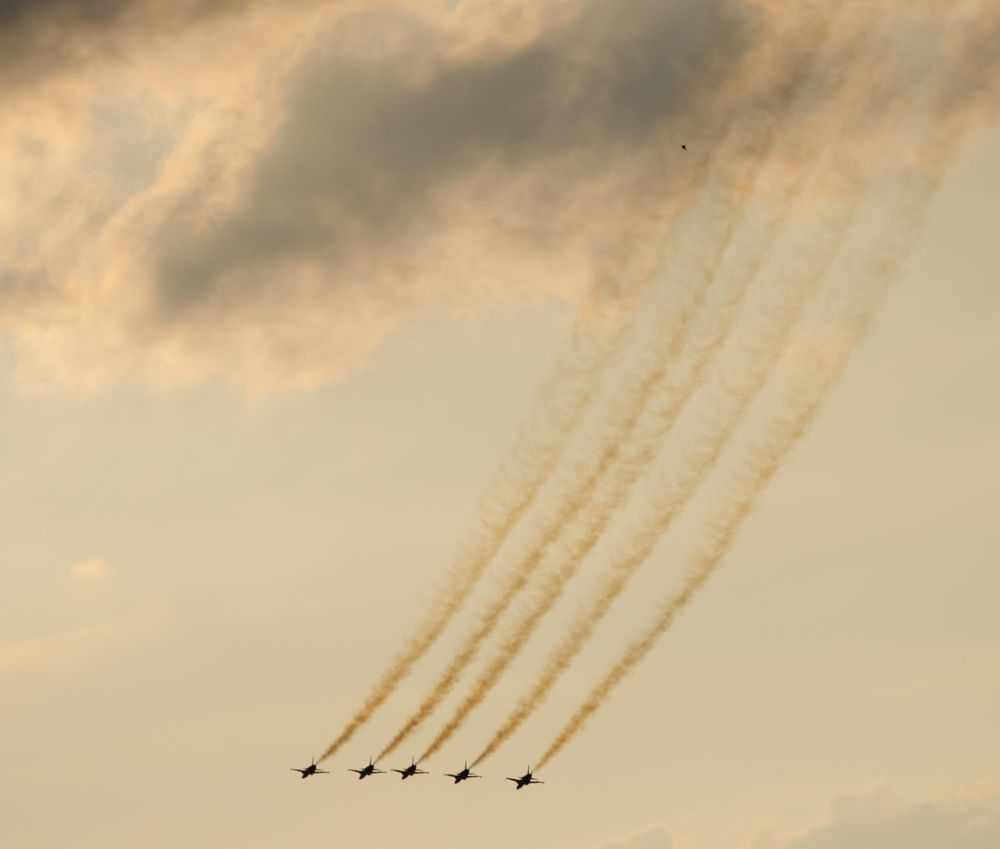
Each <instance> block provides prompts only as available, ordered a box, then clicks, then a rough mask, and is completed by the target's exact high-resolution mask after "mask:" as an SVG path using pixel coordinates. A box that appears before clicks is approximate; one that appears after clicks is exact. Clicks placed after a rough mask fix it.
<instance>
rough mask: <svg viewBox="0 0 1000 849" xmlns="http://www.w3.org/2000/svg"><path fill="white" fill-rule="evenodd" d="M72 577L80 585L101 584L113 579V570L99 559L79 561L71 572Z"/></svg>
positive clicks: (92, 558)
mask: <svg viewBox="0 0 1000 849" xmlns="http://www.w3.org/2000/svg"><path fill="white" fill-rule="evenodd" d="M69 573H70V577H71V578H72V579H73V580H74V581H75V582H76V583H78V584H99V583H103V582H104V581H107V580H108V579H110V577H111V569H110V568H109V567H108V564H107V563H105V562H104V561H103V560H102V559H101V558H99V557H91V558H89V559H87V560H78V561H77V562H76V563H74V564H73V566H72V568H71V569H70V570H69Z"/></svg>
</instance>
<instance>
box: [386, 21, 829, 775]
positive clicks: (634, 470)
mask: <svg viewBox="0 0 1000 849" xmlns="http://www.w3.org/2000/svg"><path fill="white" fill-rule="evenodd" d="M832 20H833V18H832V16H819V17H816V18H814V19H813V26H814V27H815V34H816V35H817V36H819V35H822V36H824V37H825V36H826V35H827V34H828V31H829V27H830V24H831V23H832ZM820 40H821V41H822V40H823V39H822V38H821V39H820ZM799 71H800V76H798V77H793V78H791V79H786V80H785V81H784V84H783V85H782V86H781V87H779V89H778V90H777V92H776V93H775V94H774V96H773V97H772V98H771V100H770V101H765V102H766V103H767V108H766V110H762V112H761V113H760V114H757V115H754V116H753V118H754V119H755V120H751V121H750V122H748V123H749V125H750V128H751V132H749V133H745V134H738V133H734V134H733V135H732V137H731V138H730V139H729V140H728V141H729V144H728V145H726V146H725V147H726V151H725V152H726V154H728V155H723V156H721V157H720V159H721V162H720V163H719V164H718V165H717V167H716V169H714V172H713V173H711V174H710V175H709V178H708V179H707V180H706V183H707V187H706V188H705V189H704V190H703V195H702V202H701V203H700V204H699V207H696V209H695V210H694V212H693V213H692V214H691V215H690V216H687V217H686V219H683V220H682V222H681V225H680V226H679V227H678V228H677V231H676V233H677V235H675V238H677V239H678V241H679V242H680V246H681V247H682V248H687V249H688V252H689V253H691V254H693V255H692V256H688V257H679V258H678V259H677V260H675V262H674V263H673V269H672V272H673V277H672V278H671V279H672V280H673V279H674V278H676V279H677V285H678V286H681V285H683V282H684V281H687V282H688V286H689V287H690V286H691V285H692V282H691V281H693V285H694V286H696V287H697V288H696V291H697V293H698V294H697V298H698V301H699V302H703V301H704V299H705V296H706V293H707V292H708V290H709V286H710V284H711V283H712V282H713V280H714V279H715V276H716V271H717V269H718V267H719V265H720V263H721V262H722V260H723V257H724V256H725V254H726V251H727V249H728V248H729V247H730V245H731V242H732V239H733V236H734V233H735V231H736V229H737V225H738V224H739V223H740V221H741V219H742V218H743V217H744V216H745V213H746V208H747V204H748V203H749V199H750V197H751V196H752V190H753V188H754V185H755V182H756V179H757V172H758V170H759V163H760V161H761V160H762V159H766V158H767V155H768V153H769V152H770V151H771V150H772V148H773V147H774V145H775V138H776V134H777V132H778V131H779V130H780V129H781V124H780V123H779V120H780V118H781V117H785V118H786V120H787V116H788V109H787V107H788V106H789V105H790V104H792V103H799V105H800V106H803V107H804V106H807V105H808V101H809V97H808V94H809V91H810V88H809V86H808V85H804V84H805V83H808V82H809V81H811V80H813V81H815V80H814V79H813V73H814V71H815V67H814V63H812V64H807V65H805V66H801V67H800V68H799ZM793 114H794V113H793ZM784 153H785V154H786V155H788V154H789V153H790V148H789V147H788V146H786V149H785V150H784ZM800 153H801V151H800ZM793 159H794V158H793ZM793 173H794V170H793ZM794 183H795V179H794V177H792V178H791V179H790V180H789V181H788V182H787V183H786V185H787V186H788V190H789V191H794V188H793V186H794ZM777 229H778V223H777V222H774V221H772V222H771V224H770V225H769V226H765V227H763V233H761V234H760V235H759V242H758V247H757V250H751V251H750V252H749V256H748V257H745V258H743V266H742V268H741V270H742V271H743V275H742V277H741V278H740V279H739V281H738V282H737V283H736V284H735V285H732V286H731V287H730V288H729V289H728V290H727V291H725V292H724V293H723V294H722V296H721V298H720V303H719V304H717V305H715V314H714V315H710V316H708V317H707V318H705V317H704V316H702V323H703V324H704V325H705V326H704V327H702V328H700V331H701V332H700V333H699V334H696V336H697V338H696V340H695V341H694V344H693V345H691V347H693V349H694V354H693V356H691V357H690V358H689V360H690V362H689V363H687V364H682V368H681V369H680V370H679V375H678V377H677V378H675V379H673V380H671V381H669V382H668V381H666V378H667V375H668V373H669V371H670V369H671V367H672V366H673V365H674V362H675V361H676V360H677V358H678V355H679V354H680V353H681V351H682V350H683V349H684V347H685V346H686V345H687V343H688V339H687V336H688V331H689V329H690V324H686V325H685V327H684V328H683V330H682V332H681V333H680V334H679V335H677V336H673V335H671V334H668V333H665V332H663V329H664V327H665V326H669V325H667V321H668V320H669V318H670V316H671V315H672V314H673V313H674V312H675V311H676V310H669V309H668V310H667V311H666V313H665V314H664V315H663V317H662V318H661V319H659V320H654V321H653V325H654V327H657V328H658V331H659V332H658V333H657V335H656V336H654V339H653V345H652V346H651V348H652V350H650V351H649V354H650V357H649V359H650V360H651V361H652V362H651V364H649V365H647V366H645V368H644V369H642V368H640V369H638V370H636V371H635V372H633V373H631V374H630V375H629V377H628V380H629V383H627V384H626V387H625V390H624V391H623V392H622V393H621V396H620V397H619V398H618V399H617V400H616V402H615V403H613V404H612V405H611V413H612V416H613V418H611V420H610V421H609V422H608V423H606V424H605V426H604V435H603V437H602V439H601V441H602V443H603V445H604V446H605V447H604V451H603V453H600V454H598V453H597V451H596V450H595V451H593V452H592V453H593V454H594V455H595V456H598V457H599V458H600V459H599V460H598V462H597V464H596V466H594V467H592V468H591V470H590V472H589V473H588V474H587V475H586V477H584V478H583V479H582V480H581V479H574V480H570V482H569V485H568V487H567V490H568V491H567V495H566V496H565V497H566V498H567V499H568V500H567V501H566V502H564V504H566V505H567V506H568V507H569V508H570V509H569V510H568V511H562V512H559V513H557V514H556V516H555V519H556V521H554V522H550V523H548V524H547V525H545V526H543V527H542V531H541V533H540V535H539V539H538V540H537V541H536V542H535V545H534V547H533V548H532V549H531V550H530V554H529V555H528V558H527V559H526V561H525V563H524V564H523V565H522V569H523V568H524V567H528V568H530V570H531V571H534V570H535V569H536V568H537V567H538V565H539V563H540V562H541V561H542V559H543V557H544V556H545V554H546V553H547V552H549V551H550V550H551V549H552V547H553V546H554V545H555V543H556V542H558V541H559V538H560V536H561V535H562V534H564V533H565V532H566V531H567V530H568V528H569V527H570V526H571V525H572V523H573V521H574V519H576V518H577V516H578V515H579V514H580V512H581V510H583V509H584V508H585V507H587V506H588V505H589V510H588V512H587V513H586V514H585V515H584V517H583V519H582V520H581V522H580V524H581V525H582V526H583V527H584V529H585V530H584V533H583V534H582V535H581V536H578V537H577V538H576V539H574V540H572V541H571V542H570V543H569V544H568V545H566V546H564V550H563V551H562V552H560V553H559V554H558V556H557V557H556V565H555V566H554V567H552V568H550V569H549V570H547V572H546V574H545V575H544V576H543V578H542V581H541V583H542V593H541V594H540V595H539V596H538V597H537V598H536V599H535V600H534V603H533V604H532V605H530V606H529V608H528V610H527V611H526V612H524V613H523V614H522V615H521V616H520V618H519V620H518V621H517V622H516V623H515V625H514V627H513V628H512V630H511V633H510V634H508V635H507V636H506V637H505V639H504V640H503V641H502V644H501V647H500V650H499V651H498V653H497V654H496V655H495V656H494V657H493V658H492V659H491V661H490V663H489V664H488V666H487V668H486V669H485V670H484V672H483V673H482V674H481V675H480V676H479V678H478V679H477V680H476V682H474V684H473V685H472V687H471V688H470V691H469V693H468V695H467V696H466V698H465V699H464V700H463V702H462V703H461V704H460V705H459V707H458V708H457V709H456V711H455V713H454V714H453V715H452V717H451V718H450V719H449V721H448V722H447V723H446V724H445V726H444V727H443V729H442V730H441V732H440V733H439V734H438V735H437V737H436V738H435V739H434V740H433V742H432V743H431V744H430V746H429V747H428V748H427V750H426V751H425V752H424V754H423V756H422V757H423V758H426V757H429V756H431V755H432V754H434V753H435V752H436V751H437V750H438V749H439V748H440V747H441V746H442V745H443V744H444V743H445V742H446V741H447V740H448V739H449V738H450V737H451V736H452V735H453V734H454V733H455V731H457V730H458V728H459V727H461V725H462V724H463V723H464V722H465V720H466V719H467V718H468V716H469V715H470V714H471V712H472V711H473V710H474V709H475V708H476V707H477V706H478V705H479V704H480V703H481V702H482V701H483V699H484V698H485V697H486V695H487V694H488V693H489V691H490V690H491V689H492V688H493V686H495V684H496V683H497V681H498V680H499V678H500V677H501V676H502V674H503V673H504V672H505V671H506V669H507V668H508V667H509V665H510V664H511V663H512V662H513V660H514V659H515V657H516V656H517V654H518V653H519V652H520V650H521V649H522V648H523V646H524V645H525V643H526V642H527V640H528V639H529V637H530V636H531V634H532V633H533V632H534V630H535V628H536V627H537V625H538V624H539V622H540V621H541V619H542V617H543V616H544V615H545V614H546V613H547V612H548V611H549V610H550V609H551V608H552V606H553V605H554V604H555V602H556V600H557V599H558V597H559V596H560V594H561V592H562V590H563V589H564V588H565V586H566V584H567V583H568V582H569V580H571V578H572V577H573V576H574V575H575V574H576V572H577V571H578V570H579V567H580V565H581V563H582V559H583V557H584V556H585V555H586V554H587V553H588V552H589V550H590V549H591V548H592V547H593V546H594V545H595V544H596V542H597V540H598V539H599V538H600V536H601V534H602V533H603V531H604V529H605V528H606V527H607V524H608V522H609V521H610V520H611V518H612V517H613V515H614V514H615V512H616V511H617V510H618V509H619V508H620V507H621V506H622V505H623V504H624V502H625V500H626V499H627V497H628V495H629V492H630V491H631V487H632V485H633V484H634V483H635V481H636V480H637V478H638V476H639V474H640V473H641V471H642V470H643V469H644V468H645V467H646V466H647V465H648V464H649V462H651V460H652V459H653V457H655V454H656V451H657V449H658V446H659V444H660V443H661V442H662V439H663V438H664V436H665V435H666V433H667V432H668V431H669V430H670V428H671V426H672V424H673V422H674V420H675V419H676V417H677V415H678V413H679V412H680V410H681V409H682V407H683V406H684V403H685V402H686V400H687V398H688V397H689V396H690V395H691V393H692V392H693V390H694V389H695V388H696V386H697V385H698V383H699V382H700V380H701V377H702V374H703V373H704V370H705V368H706V366H707V364H708V363H709V362H710V361H711V358H712V355H713V354H714V352H715V350H716V349H717V348H718V347H719V345H720V344H721V342H722V341H723V340H724V338H725V335H726V333H727V330H728V327H729V324H730V323H731V320H732V317H733V315H734V314H735V312H736V310H737V309H738V307H739V305H740V303H741V301H742V297H743V295H744V294H745V292H746V289H747V286H748V284H749V281H750V280H751V279H752V278H753V276H754V273H755V271H756V268H757V267H758V266H759V264H760V261H761V259H762V256H763V254H764V253H766V247H767V244H769V241H770V240H771V239H773V237H774V235H775V233H776V232H777ZM706 232H707V233H708V234H709V235H708V236H706ZM667 290H668V292H673V291H675V290H674V289H672V288H670V287H669V286H668V287H667ZM664 349H665V350H664ZM664 383H666V384H667V385H666V386H664ZM658 389H659V390H660V391H659V394H660V396H661V397H660V398H659V399H658V400H659V404H658V408H657V409H654V410H653V412H652V413H651V414H650V415H649V418H650V419H651V422H650V424H649V425H648V426H647V427H646V428H644V429H643V430H641V431H640V432H639V433H638V434H636V433H635V432H634V431H635V429H636V425H637V423H638V422H639V420H640V417H641V416H642V415H643V414H644V413H647V412H649V411H648V410H647V407H648V406H649V405H650V402H651V400H652V398H653V393H654V392H655V391H656V390H658ZM622 411H624V412H622ZM626 437H628V438H629V440H628V442H627V443H626V444H625V445H624V448H623V447H620V446H622V442H623V440H624V439H626ZM616 462H617V465H615V463H616ZM609 470H610V471H611V475H610V477H607V478H605V475H606V474H607V473H608V472H609ZM693 486H694V483H692V487H693ZM595 492H596V495H595ZM515 574H522V573H521V572H517V573H515ZM527 577H528V576H522V578H521V580H520V586H523V585H524V584H525V583H526V581H527ZM512 598H513V594H505V595H504V596H503V598H502V600H501V604H502V605H503V606H506V605H508V604H509V603H510V601H511V600H512ZM499 612H500V610H499V609H498V608H494V609H493V610H491V613H493V614H495V615H493V616H492V617H491V622H490V628H492V627H493V626H494V625H495V623H496V621H497V619H498V618H499ZM488 633H489V631H488V630H481V631H480V632H479V633H477V635H476V637H475V641H476V643H478V641H479V640H481V639H483V638H484V637H485V636H486V635H487V634H488ZM476 648H477V646H476V644H475V643H474V644H472V645H467V646H466V648H465V650H463V652H462V655H461V656H460V658H461V662H462V666H463V667H464V665H467V663H468V662H470V661H471V660H472V658H473V657H474V656H475V653H476ZM453 672H455V669H454V668H453V667H452V668H449V671H448V672H447V673H446V675H445V676H443V678H442V679H441V681H440V682H439V683H440V684H442V685H444V687H446V688H447V689H444V688H443V687H438V688H436V689H435V690H434V691H432V693H431V695H430V696H429V698H428V699H427V700H426V701H425V702H424V704H423V705H421V707H420V708H419V709H418V711H417V713H416V714H414V715H413V716H412V717H411V718H410V720H409V721H408V722H407V724H406V725H405V726H404V728H403V729H401V731H400V732H399V733H398V734H397V735H396V737H395V738H394V739H393V741H392V742H391V743H390V745H389V747H387V751H391V750H392V749H394V748H395V747H396V746H398V745H399V744H400V743H401V742H402V741H403V740H404V739H405V737H406V735H407V734H409V733H410V732H411V731H412V730H413V729H414V728H416V727H417V726H418V725H419V724H420V723H421V722H423V721H424V720H425V719H426V718H427V716H429V715H430V713H431V712H432V711H433V708H434V707H436V705H437V704H439V703H440V701H441V700H442V699H443V698H444V696H445V695H446V694H447V691H448V689H450V688H451V687H452V686H453V685H454V684H455V683H456V682H457V678H458V676H457V675H456V674H452V673H453Z"/></svg>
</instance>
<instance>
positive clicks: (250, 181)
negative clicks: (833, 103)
mask: <svg viewBox="0 0 1000 849" xmlns="http://www.w3.org/2000/svg"><path fill="white" fill-rule="evenodd" d="M753 23H754V18H753V16H752V15H751V14H750V13H749V12H748V11H747V8H746V6H745V5H743V4H736V3H733V2H730V0H674V2H669V3H665V2H662V0H617V2H608V0H597V1H596V2H590V3H588V4H586V5H584V6H583V7H582V8H581V9H580V11H579V13H578V14H577V16H576V17H575V18H574V19H572V20H570V21H568V22H567V21H563V22H561V23H560V24H559V25H558V26H555V27H553V28H552V29H551V30H550V31H547V32H543V33H542V34H541V35H540V36H538V37H537V38H535V39H534V40H532V41H531V42H530V43H528V44H525V45H522V46H520V47H517V48H516V49H498V48H496V47H494V48H493V49H490V48H486V49H485V50H483V51H482V52H481V53H479V54H478V55H475V56H473V57H464V58H460V59H440V58H437V59H436V58H434V57H436V56H438V57H439V56H443V55H446V50H447V47H448V44H447V43H446V41H445V36H444V35H443V33H442V32H441V31H440V30H438V29H436V28H434V27H433V26H431V25H429V24H427V23H425V22H423V21H421V20H418V19H416V18H414V17H411V16H407V15H404V14H402V13H400V12H398V11H396V12H391V11H389V12H384V13H372V12H367V13H361V14H354V15H351V16H349V17H346V18H341V19H340V20H338V21H337V22H336V23H335V25H334V26H332V27H331V28H330V29H329V30H328V31H326V32H324V33H322V34H321V35H320V36H319V37H317V38H316V40H315V43H314V45H313V47H312V49H311V50H310V51H309V52H308V54H307V55H306V57H305V59H304V61H303V62H302V64H301V65H300V66H299V67H298V68H297V69H295V71H294V72H293V74H292V76H291V79H290V80H289V83H288V87H287V90H286V92H287V93H286V99H285V101H284V103H283V105H282V107H281V108H282V119H281V121H280V124H279V126H278V128H277V130H276V131H275V132H274V133H273V135H272V136H271V137H270V138H269V140H268V142H267V144H266V145H265V147H264V149H263V151H262V153H261V155H260V157H259V158H258V159H256V160H255V161H254V162H253V163H252V166H251V167H250V168H249V170H248V173H247V174H246V184H245V190H244V192H243V193H242V195H241V197H240V201H239V203H238V204H237V205H236V207H235V208H234V209H232V210H231V211H230V212H229V213H228V214H227V215H226V216H224V217H223V218H222V220H217V221H214V222H212V223H211V224H210V225H206V224H204V218H203V216H202V215H201V212H200V211H201V209H202V208H203V206H204V205H205V203H206V202H207V200H206V197H205V187H204V185H203V186H199V187H198V188H197V189H195V190H194V191H193V192H190V193H188V194H186V195H185V196H184V197H183V198H181V199H180V200H179V201H178V203H177V204H176V206H175V207H174V208H173V209H172V210H171V211H170V212H169V214H167V215H166V217H165V218H164V220H163V222H162V225H161V227H160V228H159V229H158V230H157V231H156V232H155V233H154V234H153V236H152V242H153V243H154V244H156V245H157V246H158V248H157V254H158V260H157V262H156V266H155V268H154V279H155V281H156V288H157V295H158V297H157V302H158V304H159V305H160V308H161V309H162V311H163V315H164V316H165V317H166V318H168V319H170V318H171V317H175V316H180V315H184V314H186V313H187V312H188V311H189V310H191V309H193V308H195V307H197V306H198V305H205V304H206V303H211V302H218V301H220V300H221V301H222V302H225V303H226V304H227V305H228V306H229V307H230V308H232V307H233V306H234V305H238V304H239V302H241V301H242V300H243V299H245V298H247V297H258V296H262V295H261V293H260V290H261V289H262V288H263V289H267V290H269V291H270V292H271V293H272V294H274V293H275V292H276V291H280V290H281V288H282V287H283V286H284V283H283V280H285V279H287V271H288V269H290V268H293V267H299V266H300V265H301V264H302V263H312V264H316V265H322V266H323V267H325V268H327V269H329V274H328V278H329V280H330V283H331V285H333V286H337V285H347V280H348V279H350V278H351V270H354V271H355V272H363V271H365V270H370V269H374V268H376V267H377V268H379V269H381V270H382V271H384V269H385V268H386V267H387V266H391V265H392V263H393V262H394V261H397V260H398V261H399V262H400V265H401V267H405V262H403V261H402V260H401V259H400V252H401V251H403V252H404V253H405V250H404V245H405V243H406V241H407V239H408V238H409V237H410V236H411V235H412V228H414V227H417V228H419V229H420V232H421V233H422V234H426V233H427V231H428V229H433V226H434V223H435V222H444V221H445V220H446V219H447V218H448V216H449V215H450V214H453V213H454V206H453V205H450V203H449V200H450V198H451V194H450V193H452V194H453V193H454V192H455V191H456V187H459V186H461V185H463V181H465V180H467V179H469V178H471V177H474V176H477V175H482V174H484V173H488V174H489V175H490V179H491V180H492V181H493V184H494V185H496V186H497V191H498V194H499V193H501V192H502V191H503V189H504V186H505V185H506V184H507V183H508V181H510V180H516V179H518V178H520V177H523V176H524V175H526V174H530V175H532V179H531V180H530V181H529V184H528V185H527V187H526V189H525V191H526V194H525V195H524V197H523V201H524V202H523V203H522V204H521V205H520V208H519V209H518V210H517V212H518V214H520V215H523V216H524V218H525V220H524V222H523V225H524V226H523V227H522V228H521V229H522V230H523V231H524V232H528V233H531V234H532V238H534V239H544V238H545V233H546V230H547V229H551V232H552V233H553V234H554V233H555V232H557V231H556V230H555V229H554V228H553V220H552V218H553V215H556V216H558V207H559V203H560V202H562V203H563V204H566V203H567V202H568V201H569V199H570V198H572V196H573V195H574V193H577V192H580V191H585V190H586V188H587V187H588V186H589V185H590V184H592V183H594V182H598V181H601V180H605V179H607V178H608V177H609V175H612V174H613V173H614V172H615V171H616V170H620V169H622V168H623V166H627V165H628V164H629V163H634V161H635V159H636V158H637V157H642V156H645V155H648V154H650V153H651V152H652V151H654V150H656V149H657V148H658V146H660V145H662V144H664V143H665V141H666V138H665V135H666V132H665V131H666V130H667V128H668V127H669V126H671V125H675V126H678V127H680V126H685V125H687V126H690V125H691V124H692V123H694V119H695V117H696V116H697V114H698V112H699V110H703V109H707V108H709V105H710V104H711V103H712V102H713V100H712V97H711V94H712V92H713V90H714V89H715V88H716V87H718V86H719V85H720V84H721V83H722V82H723V81H724V80H725V79H726V78H727V72H728V71H729V69H731V68H732V67H733V66H734V65H735V64H736V63H737V62H738V60H739V58H740V57H741V56H742V55H744V54H745V52H746V51H747V50H748V49H749V48H750V47H751V46H752V44H753V31H752V30H753ZM679 143H680V140H679V139H678V140H677V144H676V147H678V148H679ZM529 195H530V197H529ZM488 205H489V201H488V200H487V201H486V208H488ZM592 212H593V214H596V215H599V214H600V210H599V209H594V210H592ZM482 225H483V227H487V228H488V227H489V221H488V219H484V221H483V222H482ZM371 276H372V277H376V276H380V275H375V274H372V275H371ZM370 285H375V284H374V283H371V284H370Z"/></svg>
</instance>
